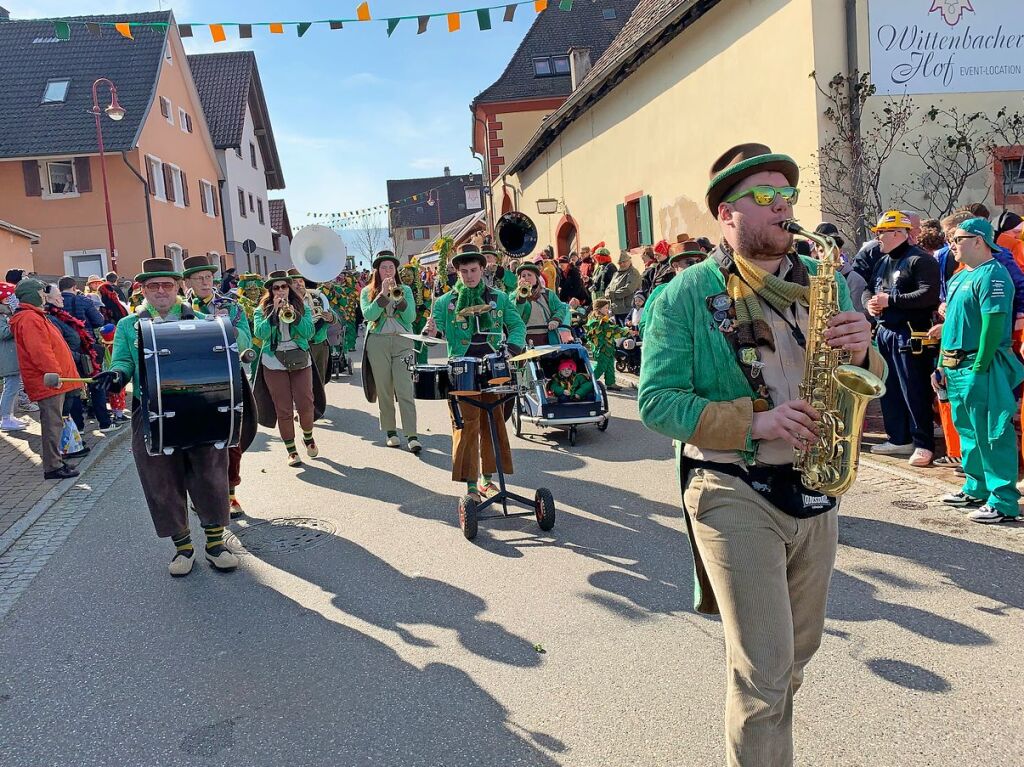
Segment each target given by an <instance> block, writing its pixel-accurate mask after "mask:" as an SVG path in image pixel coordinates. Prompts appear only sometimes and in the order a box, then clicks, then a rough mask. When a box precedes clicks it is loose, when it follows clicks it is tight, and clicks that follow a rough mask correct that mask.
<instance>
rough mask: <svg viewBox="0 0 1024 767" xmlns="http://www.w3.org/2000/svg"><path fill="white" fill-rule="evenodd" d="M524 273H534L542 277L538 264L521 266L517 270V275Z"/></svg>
mask: <svg viewBox="0 0 1024 767" xmlns="http://www.w3.org/2000/svg"><path fill="white" fill-rule="evenodd" d="M523 272H533V273H534V274H536V275H537V276H538V277H540V276H541V271H540V267H539V266H538V265H537V264H533V263H525V264H520V265H519V268H518V269H516V274H517V275H519V274H522V273H523Z"/></svg>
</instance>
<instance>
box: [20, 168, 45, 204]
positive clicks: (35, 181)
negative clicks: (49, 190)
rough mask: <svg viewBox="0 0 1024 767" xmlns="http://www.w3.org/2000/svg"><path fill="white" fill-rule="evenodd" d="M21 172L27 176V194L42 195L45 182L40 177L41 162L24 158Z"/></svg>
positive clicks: (32, 195) (31, 195)
mask: <svg viewBox="0 0 1024 767" xmlns="http://www.w3.org/2000/svg"><path fill="white" fill-rule="evenodd" d="M21 173H22V175H23V176H24V177H25V196H26V197H42V196H43V183H42V181H41V180H40V178H39V163H38V162H37V161H35V160H23V161H22V163H21Z"/></svg>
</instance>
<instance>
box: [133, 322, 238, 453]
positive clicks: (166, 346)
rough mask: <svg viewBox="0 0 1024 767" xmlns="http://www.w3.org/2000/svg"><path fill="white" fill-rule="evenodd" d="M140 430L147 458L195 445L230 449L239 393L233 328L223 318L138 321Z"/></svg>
mask: <svg viewBox="0 0 1024 767" xmlns="http://www.w3.org/2000/svg"><path fill="white" fill-rule="evenodd" d="M138 355H139V356H138V366H139V371H140V372H141V381H140V389H141V391H140V392H136V395H137V396H138V397H139V399H140V401H141V404H142V412H141V417H142V418H143V423H142V428H143V434H144V436H145V440H146V451H147V452H148V453H149V454H150V455H161V454H164V455H170V454H171V453H173V452H174V451H175V450H179V449H185V448H189V447H195V446H197V445H215V446H216V447H218V448H224V447H236V446H238V444H239V440H240V437H241V431H242V429H241V427H242V413H243V409H244V406H243V403H244V399H243V389H242V374H241V369H240V365H239V360H238V345H237V343H236V341H235V329H234V327H233V326H232V325H231V322H230V320H228V319H227V318H226V317H209V318H206V319H192V320H180V321H177V322H154V321H153V320H151V319H149V318H144V319H142V320H140V321H139V347H138Z"/></svg>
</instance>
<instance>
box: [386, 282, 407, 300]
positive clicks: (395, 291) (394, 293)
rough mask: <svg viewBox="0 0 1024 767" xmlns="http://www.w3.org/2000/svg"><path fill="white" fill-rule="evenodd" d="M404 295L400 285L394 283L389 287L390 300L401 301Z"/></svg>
mask: <svg viewBox="0 0 1024 767" xmlns="http://www.w3.org/2000/svg"><path fill="white" fill-rule="evenodd" d="M404 295H405V293H404V292H403V291H402V286H401V285H395V286H394V287H393V288H391V292H390V293H388V297H389V298H390V299H391V300H392V301H396V302H397V301H401V300H402V296H404Z"/></svg>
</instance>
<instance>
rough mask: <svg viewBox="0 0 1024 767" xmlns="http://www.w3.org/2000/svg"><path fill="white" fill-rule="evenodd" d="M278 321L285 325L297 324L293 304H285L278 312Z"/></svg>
mask: <svg viewBox="0 0 1024 767" xmlns="http://www.w3.org/2000/svg"><path fill="white" fill-rule="evenodd" d="M277 319H278V321H280V322H283V323H284V324H285V325H291V324H292V323H293V322H295V310H294V309H293V308H292V305H291V304H285V305H284V306H282V307H281V308H280V309H278V310H277Z"/></svg>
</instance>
